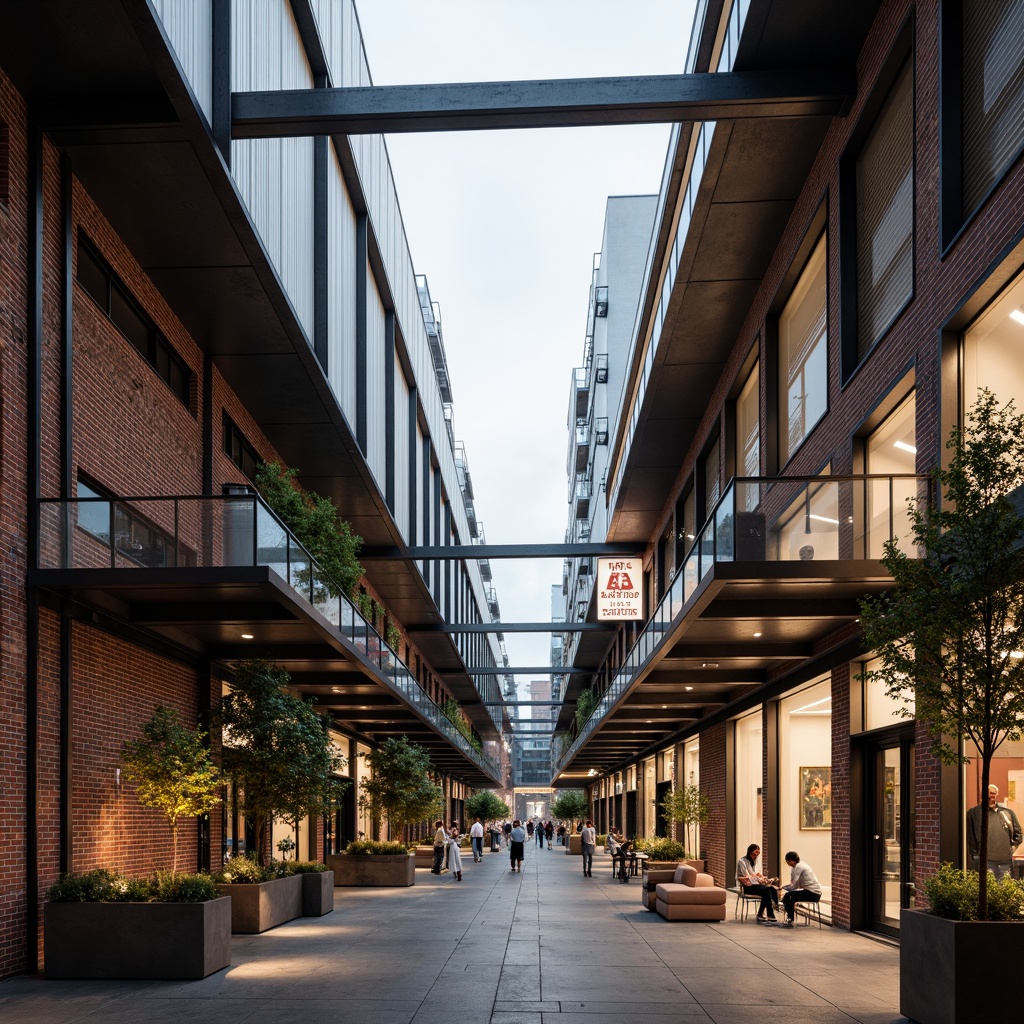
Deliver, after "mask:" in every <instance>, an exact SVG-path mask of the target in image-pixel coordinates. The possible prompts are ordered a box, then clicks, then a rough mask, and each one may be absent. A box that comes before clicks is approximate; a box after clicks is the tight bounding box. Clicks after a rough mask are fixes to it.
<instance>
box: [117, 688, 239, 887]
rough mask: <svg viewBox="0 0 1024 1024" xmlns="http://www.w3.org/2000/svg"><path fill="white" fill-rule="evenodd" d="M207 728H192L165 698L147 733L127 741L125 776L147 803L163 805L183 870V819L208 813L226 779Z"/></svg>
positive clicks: (175, 863) (145, 727)
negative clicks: (180, 843)
mask: <svg viewBox="0 0 1024 1024" xmlns="http://www.w3.org/2000/svg"><path fill="white" fill-rule="evenodd" d="M205 741H206V733H205V732H202V731H200V730H198V729H188V728H186V727H185V726H183V725H181V724H180V722H179V721H178V715H177V712H176V711H174V710H173V709H171V708H166V707H164V706H163V705H162V704H161V705H159V706H158V707H157V708H156V710H155V711H154V712H153V717H152V718H151V719H150V720H149V721H148V722H146V723H145V725H143V727H142V737H141V738H140V739H137V740H130V741H127V742H125V743H124V744H123V745H122V747H121V759H122V761H123V762H124V769H125V777H126V778H127V779H128V780H129V781H130V782H134V783H135V785H136V790H135V795H136V798H137V799H138V801H139V803H140V804H142V806H143V807H154V808H156V809H157V810H160V811H163V813H164V816H165V817H166V818H167V824H168V826H169V827H170V829H171V837H172V843H173V848H174V854H173V861H172V866H173V870H174V871H177V870H178V822H179V820H180V819H181V818H194V817H196V816H197V815H200V814H208V813H209V812H210V811H211V810H212V809H213V808H214V807H215V806H216V804H217V803H218V802H219V800H220V797H219V796H218V795H217V789H218V788H219V787H220V786H221V784H222V783H223V779H222V778H221V774H220V771H219V769H218V768H217V766H216V765H215V764H214V763H213V760H212V758H211V757H210V750H209V748H208V747H207V745H206V742H205Z"/></svg>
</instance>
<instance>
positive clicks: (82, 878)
mask: <svg viewBox="0 0 1024 1024" xmlns="http://www.w3.org/2000/svg"><path fill="white" fill-rule="evenodd" d="M120 879H121V876H120V875H118V874H117V872H116V871H108V870H107V869H106V868H97V869H96V870H95V871H86V872H83V873H82V874H74V873H72V874H67V875H64V876H63V877H62V878H61V880H60V881H59V882H55V883H54V884H53V885H51V886H50V888H49V890H48V891H47V893H46V898H47V899H48V900H49V901H50V902H51V903H102V902H105V901H107V900H108V899H109V898H110V895H111V888H112V887H113V886H114V885H115V883H117V882H118V881H119V880H120Z"/></svg>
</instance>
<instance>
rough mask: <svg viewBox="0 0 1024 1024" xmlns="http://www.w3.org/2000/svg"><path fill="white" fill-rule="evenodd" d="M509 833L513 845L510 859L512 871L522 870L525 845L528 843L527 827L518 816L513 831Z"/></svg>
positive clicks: (510, 849) (510, 850) (513, 823)
mask: <svg viewBox="0 0 1024 1024" xmlns="http://www.w3.org/2000/svg"><path fill="white" fill-rule="evenodd" d="M509 835H510V838H511V846H510V847H509V855H508V859H509V861H510V862H511V864H512V872H513V873H515V872H521V871H522V870H523V857H524V856H525V853H524V850H523V847H524V846H525V845H526V829H525V828H523V823H522V822H521V821H520V820H519V819H518V818H516V820H515V821H513V822H512V831H511V832H510V833H509Z"/></svg>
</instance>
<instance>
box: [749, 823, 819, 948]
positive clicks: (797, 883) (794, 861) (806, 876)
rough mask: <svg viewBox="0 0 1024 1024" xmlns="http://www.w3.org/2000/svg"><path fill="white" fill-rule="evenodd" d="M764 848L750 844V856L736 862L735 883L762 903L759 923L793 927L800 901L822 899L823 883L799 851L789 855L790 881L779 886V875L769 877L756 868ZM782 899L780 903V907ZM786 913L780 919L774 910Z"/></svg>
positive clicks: (787, 861) (759, 911) (787, 860)
mask: <svg viewBox="0 0 1024 1024" xmlns="http://www.w3.org/2000/svg"><path fill="white" fill-rule="evenodd" d="M760 856H761V848H760V847H759V846H758V845H757V843H751V844H750V845H749V846H748V847H747V855H746V856H745V857H740V859H739V861H738V862H737V864H736V884H737V885H738V886H739V887H740V891H741V892H742V893H743V894H744V895H745V896H759V897H760V898H761V904H760V906H759V907H758V909H757V923H758V924H764V925H779V926H780V927H782V928H792V927H793V924H794V920H795V918H796V905H797V904H798V903H817V902H818V900H820V899H821V884H820V883H819V882H818V879H817V878H816V877H815V874H814V872H813V871H812V870H811V866H810V865H809V864H807V863H805V862H804V861H802V860H801V859H800V854H799V853H797V852H796V850H790V851H789V853H787V854H786V863H787V864H788V865H789V884H788V885H782V886H780V885H779V879H778V878H768V877H767V876H766V875H763V874H762V873H761V872H760V871H758V870H757V859H758V857H760ZM780 902H781V906H780ZM776 910H778V911H780V912H783V913H784V914H785V920H783V921H777V920H776V918H775V911H776Z"/></svg>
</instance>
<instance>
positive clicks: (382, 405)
mask: <svg viewBox="0 0 1024 1024" xmlns="http://www.w3.org/2000/svg"><path fill="white" fill-rule="evenodd" d="M366 282H367V284H366V463H367V465H368V466H369V467H370V472H371V473H373V477H374V479H375V480H376V481H377V488H378V489H379V490H380V492H381V493H382V494H383V493H384V489H385V487H386V483H387V476H386V473H387V466H386V460H387V434H386V430H387V423H386V415H387V406H386V401H385V395H386V394H387V380H386V377H385V369H384V304H383V303H382V302H381V301H380V292H378V291H377V285H376V283H375V282H374V280H373V268H372V267H371V266H370V263H369V261H367V264H366Z"/></svg>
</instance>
